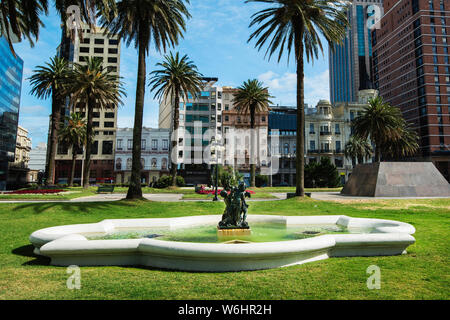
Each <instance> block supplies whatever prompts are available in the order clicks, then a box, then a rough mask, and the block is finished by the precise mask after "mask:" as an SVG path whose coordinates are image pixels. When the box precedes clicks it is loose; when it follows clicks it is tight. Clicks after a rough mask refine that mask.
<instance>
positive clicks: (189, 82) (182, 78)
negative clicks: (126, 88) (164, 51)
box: [150, 52, 202, 186]
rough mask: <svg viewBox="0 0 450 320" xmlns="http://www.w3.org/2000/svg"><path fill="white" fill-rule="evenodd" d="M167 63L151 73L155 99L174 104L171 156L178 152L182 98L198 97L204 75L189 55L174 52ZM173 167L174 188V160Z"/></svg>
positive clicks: (158, 65) (174, 181) (175, 174)
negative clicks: (176, 135)
mask: <svg viewBox="0 0 450 320" xmlns="http://www.w3.org/2000/svg"><path fill="white" fill-rule="evenodd" d="M164 59H165V61H164V62H162V63H157V64H156V66H157V67H160V68H161V69H159V70H155V71H153V72H151V73H150V76H151V80H150V85H152V88H151V90H152V91H155V90H157V91H156V93H155V99H159V100H160V101H162V100H165V101H171V102H173V107H172V119H173V121H172V126H171V137H172V144H171V150H170V151H169V154H172V153H173V151H174V150H176V148H177V145H178V137H174V136H173V135H174V133H176V132H177V130H178V127H179V123H180V120H179V115H180V97H182V98H183V100H184V101H186V100H187V99H188V94H189V93H191V94H192V95H196V94H197V93H199V92H200V91H201V89H202V74H200V73H199V72H198V71H197V66H196V65H194V63H193V62H192V61H190V60H189V58H188V56H187V55H184V56H183V57H182V58H181V59H180V56H179V53H178V52H177V53H176V54H175V56H174V55H173V54H172V52H171V53H170V54H169V55H166V56H165V57H164ZM171 162H172V167H171V172H170V175H171V176H172V186H175V185H176V176H177V163H176V158H175V161H174V159H172V161H171Z"/></svg>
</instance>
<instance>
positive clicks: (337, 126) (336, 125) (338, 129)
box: [334, 123, 341, 134]
mask: <svg viewBox="0 0 450 320" xmlns="http://www.w3.org/2000/svg"><path fill="white" fill-rule="evenodd" d="M334 131H335V133H336V134H341V128H340V126H339V123H336V124H335V125H334Z"/></svg>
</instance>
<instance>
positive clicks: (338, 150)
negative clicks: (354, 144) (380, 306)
mask: <svg viewBox="0 0 450 320" xmlns="http://www.w3.org/2000/svg"><path fill="white" fill-rule="evenodd" d="M336 151H337V152H340V151H341V142H340V141H336Z"/></svg>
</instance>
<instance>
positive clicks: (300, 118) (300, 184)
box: [295, 25, 305, 197]
mask: <svg viewBox="0 0 450 320" xmlns="http://www.w3.org/2000/svg"><path fill="white" fill-rule="evenodd" d="M303 30H304V26H303V25H300V26H298V28H297V30H295V47H296V58H297V147H296V148H297V150H296V185H295V187H296V188H295V195H296V196H298V197H303V196H305V138H304V135H305V105H304V94H305V88H304V70H303V68H304V66H303V63H304V61H303V42H302V41H303V39H302V38H303Z"/></svg>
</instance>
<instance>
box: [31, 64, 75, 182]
mask: <svg viewBox="0 0 450 320" xmlns="http://www.w3.org/2000/svg"><path fill="white" fill-rule="evenodd" d="M33 73H34V74H33V75H32V76H31V77H30V78H29V80H30V83H31V87H32V89H31V91H30V93H31V94H33V95H36V96H37V97H38V98H40V99H47V98H48V97H49V96H51V97H52V115H51V122H52V124H51V125H52V127H51V130H50V145H49V152H48V155H49V161H48V162H47V164H46V170H45V172H46V178H47V182H50V183H51V184H54V183H55V175H54V171H55V170H54V169H55V156H56V146H57V143H58V138H57V132H58V128H59V122H60V119H61V107H62V106H63V105H64V101H65V96H66V92H67V84H68V82H69V80H70V69H69V64H68V62H67V61H66V60H64V59H63V58H58V57H55V58H51V59H50V63H46V66H38V67H37V69H36V70H34V71H33Z"/></svg>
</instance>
